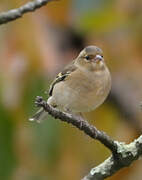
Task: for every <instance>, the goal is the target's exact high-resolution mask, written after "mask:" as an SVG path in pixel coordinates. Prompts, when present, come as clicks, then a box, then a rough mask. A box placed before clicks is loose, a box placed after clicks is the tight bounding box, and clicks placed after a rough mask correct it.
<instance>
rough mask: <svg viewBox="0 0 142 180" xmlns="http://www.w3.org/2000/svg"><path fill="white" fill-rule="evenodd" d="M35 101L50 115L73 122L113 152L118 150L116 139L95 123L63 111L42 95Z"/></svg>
mask: <svg viewBox="0 0 142 180" xmlns="http://www.w3.org/2000/svg"><path fill="white" fill-rule="evenodd" d="M35 103H36V105H37V106H39V107H43V108H44V110H45V111H47V112H48V113H49V114H50V115H52V116H53V117H54V118H59V120H61V121H64V122H67V123H71V124H72V125H73V126H75V127H76V128H78V129H80V130H81V131H84V133H85V134H87V135H88V136H90V137H91V138H93V139H96V140H99V141H100V142H101V143H102V144H104V145H105V146H106V147H107V148H108V149H110V150H111V152H112V153H113V154H115V153H116V152H117V144H116V143H115V141H113V140H112V139H111V138H110V137H109V136H108V135H107V134H105V133H104V132H102V131H99V130H98V129H97V128H96V127H94V126H93V125H90V124H89V123H88V122H87V121H86V120H84V119H83V118H81V117H77V116H74V115H71V114H67V113H64V112H61V111H59V110H57V109H55V108H53V107H51V106H50V105H49V104H47V102H46V101H44V100H43V99H42V97H40V96H37V98H36V102H35Z"/></svg>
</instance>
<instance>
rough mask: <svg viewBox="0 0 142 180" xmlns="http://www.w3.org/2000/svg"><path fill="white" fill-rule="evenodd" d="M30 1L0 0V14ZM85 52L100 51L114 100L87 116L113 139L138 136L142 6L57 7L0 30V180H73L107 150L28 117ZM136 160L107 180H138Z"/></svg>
mask: <svg viewBox="0 0 142 180" xmlns="http://www.w3.org/2000/svg"><path fill="white" fill-rule="evenodd" d="M26 2H28V0H23V1H19V0H12V1H8V0H1V1H0V11H1V12H2V11H5V10H8V9H12V8H16V7H19V6H21V5H23V4H24V3H26ZM87 45H97V46H99V47H101V48H102V49H103V51H104V54H105V59H106V62H107V64H108V66H109V68H110V70H111V74H112V79H113V87H112V95H110V96H109V97H108V99H107V101H106V102H105V103H104V104H103V105H102V106H101V107H99V108H98V109H97V110H96V111H95V112H90V113H88V114H86V115H85V116H86V117H87V119H88V120H89V121H90V123H92V124H94V125H95V126H96V127H97V128H99V129H101V130H103V131H105V132H107V133H108V134H109V135H110V136H111V137H113V139H116V140H119V141H125V142H127V143H128V142H130V141H132V140H133V139H134V138H136V137H137V136H138V135H139V134H140V133H141V130H142V121H141V119H142V113H141V110H140V107H139V103H140V101H141V100H142V1H141V0H135V1H133V0H125V1H124V0H108V1H106V0H99V1H98V0H89V1H86V0H60V1H53V2H51V3H49V4H48V5H47V6H45V7H43V8H41V9H40V10H38V11H36V12H34V13H29V14H27V15H25V16H24V17H23V18H20V19H19V20H16V21H14V22H11V23H8V24H5V25H2V26H0V99H1V101H0V179H2V180H73V179H74V180H78V179H80V178H81V177H83V176H84V175H86V174H87V173H88V172H89V170H90V169H91V168H92V167H93V166H96V165H98V164H99V163H101V162H102V161H104V160H105V159H106V158H107V157H108V156H109V151H108V150H107V149H106V148H105V147H104V146H103V145H102V144H100V143H99V142H97V141H94V140H92V139H90V138H89V137H87V136H86V135H84V134H83V133H82V132H80V131H78V130H76V129H75V128H73V127H71V126H70V125H67V124H64V123H62V122H60V121H58V120H55V119H53V118H51V117H50V116H49V117H48V120H45V121H43V122H42V123H40V124H37V123H34V122H29V121H28V118H29V116H31V115H32V114H33V113H34V112H35V111H36V110H37V108H36V107H34V99H35V97H36V96H37V95H41V96H43V97H44V98H47V95H46V94H44V91H45V90H48V88H49V84H50V83H51V81H52V80H53V78H54V77H55V76H56V74H57V73H58V72H60V70H61V69H62V68H63V67H64V66H65V65H66V64H67V63H69V62H70V61H71V60H72V59H73V58H75V57H76V56H77V54H78V52H79V51H80V50H81V49H82V48H84V47H85V46H87ZM141 167H142V161H141V160H139V161H137V162H135V163H134V164H133V165H132V166H131V167H129V168H126V169H124V170H121V171H120V172H118V173H117V174H116V175H114V176H113V177H111V178H108V179H109V180H119V179H121V180H126V179H127V180H133V179H136V180H141V176H142V172H141Z"/></svg>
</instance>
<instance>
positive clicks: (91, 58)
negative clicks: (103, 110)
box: [30, 46, 111, 120]
mask: <svg viewBox="0 0 142 180" xmlns="http://www.w3.org/2000/svg"><path fill="white" fill-rule="evenodd" d="M110 88H111V76H110V73H109V70H108V68H107V66H106V64H105V62H104V58H103V52H102V50H101V49H100V48H98V47H96V46H88V47H86V48H85V49H84V50H82V51H81V52H80V54H79V56H78V57H77V58H76V59H75V60H74V61H72V62H71V63H70V64H69V65H67V66H66V67H65V68H64V70H63V71H62V72H61V73H59V74H58V75H57V77H56V78H55V80H54V81H53V83H52V84H51V86H50V90H49V96H50V97H49V99H48V101H47V102H48V103H49V104H50V105H51V106H53V107H56V108H58V109H59V110H61V111H66V112H70V113H80V112H87V111H91V110H94V109H96V108H97V107H98V106H99V105H101V104H102V103H103V102H104V100H105V99H106V97H107V95H108V93H109V91H110ZM41 111H42V113H41ZM44 113H45V112H44V111H43V109H41V110H40V112H38V113H37V114H36V115H34V117H32V118H30V120H39V119H40V118H41V117H42V116H43V114H44Z"/></svg>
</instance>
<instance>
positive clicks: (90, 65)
mask: <svg viewBox="0 0 142 180" xmlns="http://www.w3.org/2000/svg"><path fill="white" fill-rule="evenodd" d="M76 64H77V66H78V67H80V68H84V69H87V70H89V71H94V70H101V69H103V68H104V67H105V62H104V58H103V51H102V50H101V49H100V48H98V47H97V46H87V47H86V48H84V49H83V50H82V51H81V52H80V54H79V55H78V57H77V59H76Z"/></svg>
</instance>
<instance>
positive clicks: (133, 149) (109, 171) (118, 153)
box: [35, 96, 142, 180]
mask: <svg viewBox="0 0 142 180" xmlns="http://www.w3.org/2000/svg"><path fill="white" fill-rule="evenodd" d="M35 104H36V105H37V106H39V107H42V108H44V110H45V111H47V112H48V113H49V114H50V115H52V116H53V117H54V118H56V119H57V118H58V119H59V120H61V121H64V122H67V123H71V124H72V125H73V126H75V127H76V128H78V129H80V130H81V131H83V132H84V133H85V134H87V135H88V136H90V137H91V138H93V139H96V140H99V141H100V142H101V143H102V144H104V145H105V146H106V147H107V148H109V149H110V150H111V152H112V155H111V156H110V157H109V158H108V159H106V160H105V161H104V162H103V163H102V164H100V165H98V166H96V167H95V168H93V169H91V171H90V173H89V174H88V175H87V176H85V177H84V178H83V179H82V180H103V179H105V178H107V177H109V176H112V175H113V174H114V173H116V172H117V171H119V170H120V169H122V168H124V167H127V166H129V165H130V164H131V163H132V162H133V161H135V160H137V159H138V158H139V157H140V156H141V155H142V136H140V137H139V138H138V139H136V140H134V141H133V142H132V143H130V144H125V143H122V142H117V141H113V140H112V139H111V138H110V137H109V136H108V135H106V134H105V133H104V132H102V131H99V130H98V129H97V128H96V127H94V126H93V125H90V124H89V123H88V122H87V121H85V120H84V119H83V118H78V117H77V116H74V115H71V114H67V113H64V112H61V111H59V110H57V109H55V108H53V107H51V106H50V105H49V104H47V102H46V101H44V100H43V99H42V97H39V96H38V97H37V98H36V102H35Z"/></svg>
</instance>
